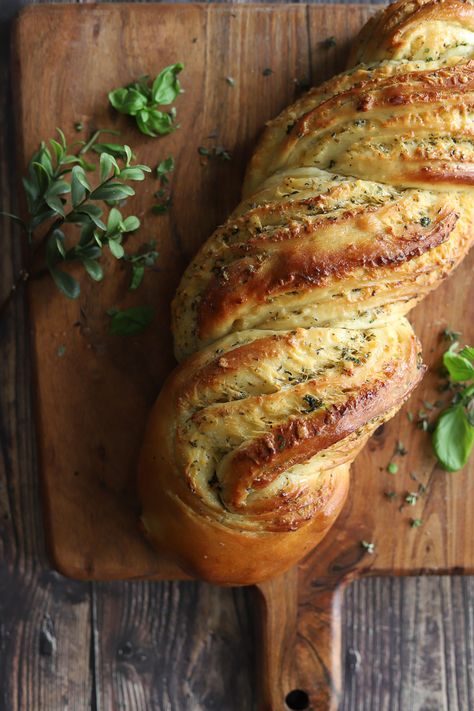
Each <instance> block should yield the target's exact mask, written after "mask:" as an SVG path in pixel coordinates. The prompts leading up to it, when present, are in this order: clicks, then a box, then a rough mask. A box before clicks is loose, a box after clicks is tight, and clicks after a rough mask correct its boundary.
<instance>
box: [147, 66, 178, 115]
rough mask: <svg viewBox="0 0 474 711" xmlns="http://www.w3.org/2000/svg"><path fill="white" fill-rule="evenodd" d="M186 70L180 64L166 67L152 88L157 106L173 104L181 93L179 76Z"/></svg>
mask: <svg viewBox="0 0 474 711" xmlns="http://www.w3.org/2000/svg"><path fill="white" fill-rule="evenodd" d="M183 69H184V64H181V62H178V63H177V64H171V65H170V66H169V67H165V68H164V69H163V70H162V71H161V72H160V73H159V74H158V76H157V77H156V79H155V81H154V82H153V86H152V88H151V95H152V99H153V101H154V102H155V104H159V105H163V104H171V103H172V102H173V101H174V100H175V99H176V97H177V96H178V95H179V94H180V92H181V86H180V83H179V80H178V74H179V73H180V72H181V71H182V70H183Z"/></svg>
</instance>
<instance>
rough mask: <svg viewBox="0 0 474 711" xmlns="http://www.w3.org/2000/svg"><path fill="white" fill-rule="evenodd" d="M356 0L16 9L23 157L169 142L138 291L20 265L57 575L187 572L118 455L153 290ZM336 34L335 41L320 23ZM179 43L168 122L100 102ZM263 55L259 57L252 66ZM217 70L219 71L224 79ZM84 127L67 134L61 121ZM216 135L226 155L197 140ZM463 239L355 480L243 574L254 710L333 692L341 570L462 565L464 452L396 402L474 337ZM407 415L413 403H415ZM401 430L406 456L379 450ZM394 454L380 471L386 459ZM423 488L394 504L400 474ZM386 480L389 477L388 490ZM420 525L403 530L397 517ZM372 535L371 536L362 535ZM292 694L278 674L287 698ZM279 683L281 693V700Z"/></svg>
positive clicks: (140, 401)
mask: <svg viewBox="0 0 474 711" xmlns="http://www.w3.org/2000/svg"><path fill="white" fill-rule="evenodd" d="M373 11H374V8H373V7H369V6H353V5H351V6H350V7H348V6H344V5H340V6H334V5H331V6H321V5H313V6H304V5H293V6H286V5H274V6H266V5H254V6H245V5H237V6H232V5H127V4H120V5H109V4H104V5H100V6H91V5H74V6H73V5H69V6H58V5H56V6H53V5H51V6H44V5H43V6H37V7H30V8H28V9H27V10H26V11H25V12H23V13H22V15H21V16H20V18H19V20H18V22H17V26H16V36H15V45H14V61H15V64H14V67H15V86H16V93H17V97H16V99H17V111H18V143H19V146H20V150H21V155H22V161H23V163H24V157H25V156H26V157H29V156H30V155H31V154H32V153H33V151H34V150H35V149H36V147H37V145H38V143H39V141H40V140H41V139H42V138H45V137H48V136H53V135H54V130H55V127H56V126H60V127H61V128H62V129H63V130H64V131H65V133H66V135H67V136H68V138H69V139H70V140H74V139H75V138H77V137H79V138H80V137H83V135H87V136H88V135H89V134H90V133H91V132H92V130H94V129H96V128H99V127H111V128H119V129H120V130H121V131H122V140H123V141H124V142H127V143H129V144H130V145H131V146H132V147H133V150H134V151H135V153H136V154H137V157H138V159H139V160H140V161H141V162H145V163H148V164H150V165H153V166H155V165H156V164H157V163H158V162H159V161H161V160H162V159H164V158H166V157H167V156H169V155H173V156H174V157H175V161H176V170H175V173H174V175H173V186H172V187H173V207H172V209H171V211H170V212H169V214H168V215H165V216H156V215H154V214H152V213H151V211H150V207H151V205H152V202H153V198H152V194H153V192H155V191H156V190H157V189H158V187H159V186H158V184H157V181H156V180H149V181H148V182H147V183H146V184H145V185H143V186H139V187H138V190H137V193H138V194H137V197H136V199H134V201H133V203H130V212H132V211H133V212H134V213H135V214H138V215H139V216H140V218H141V220H142V224H143V227H142V229H141V230H140V233H139V235H137V236H134V237H132V238H131V240H130V241H132V240H133V243H135V245H136V246H137V247H138V246H139V244H142V243H144V242H148V241H150V239H156V240H157V245H158V246H157V249H158V251H159V255H160V256H159V260H158V264H157V269H156V271H154V272H149V273H147V274H146V276H145V279H144V283H143V285H142V286H141V288H140V289H139V291H137V292H129V291H127V283H128V278H129V276H128V274H127V272H126V270H125V269H123V267H122V266H121V265H117V263H115V264H112V262H111V261H109V262H108V263H107V271H108V275H107V278H106V279H105V281H104V282H103V283H101V284H95V283H92V282H90V281H87V280H86V279H83V281H82V294H81V297H80V298H79V300H78V301H68V300H67V299H65V298H64V297H62V296H61V295H59V294H58V293H57V292H56V290H55V288H54V287H53V286H52V284H51V282H50V281H49V280H48V279H44V280H42V281H36V282H34V283H31V285H30V287H29V296H30V319H31V330H32V344H33V345H32V347H33V351H34V360H35V364H36V386H37V388H36V396H37V413H38V443H39V448H40V453H41V468H42V477H43V483H44V504H45V508H46V525H47V528H48V533H49V542H50V550H51V556H52V558H53V560H54V564H55V566H56V567H57V568H58V569H59V570H60V571H61V572H62V573H64V574H65V575H68V576H72V577H76V578H83V579H84V578H86V579H101V580H106V579H113V578H130V579H131V578H135V579H136V578H153V579H165V578H183V577H185V576H183V574H182V573H180V571H178V570H176V569H175V568H174V567H173V566H170V565H169V564H167V563H166V562H165V561H162V560H160V559H158V557H157V556H156V555H155V553H154V552H153V551H152V550H151V549H150V548H149V547H148V545H147V543H146V542H145V541H144V539H143V538H142V537H141V535H140V533H139V530H138V528H137V515H138V505H137V501H136V497H135V493H134V470H135V461H136V456H137V451H138V448H139V444H140V440H141V436H142V432H143V427H144V423H145V419H146V416H147V413H148V410H149V408H150V406H151V404H152V402H153V400H154V398H155V396H156V395H157V393H158V391H159V389H160V386H161V384H162V382H163V379H164V377H165V376H166V374H167V373H168V372H169V370H170V369H171V368H172V367H173V357H172V349H171V336H170V331H169V304H170V300H171V298H172V295H173V292H174V290H175V288H176V285H177V283H178V280H179V278H180V275H181V273H182V271H183V269H184V267H185V265H186V264H187V263H188V262H189V260H190V259H191V257H192V256H193V254H194V253H195V251H196V250H197V248H198V246H199V245H200V244H201V243H202V241H203V240H204V239H205V238H206V237H207V236H208V235H209V234H210V233H211V232H212V230H213V229H214V228H215V226H216V225H218V224H219V223H220V222H221V221H223V220H224V219H225V217H226V216H227V214H228V213H229V212H230V210H231V209H232V208H233V207H234V206H235V204H236V203H237V201H238V199H239V191H240V186H241V182H242V176H243V172H244V168H245V164H246V162H247V160H248V158H249V156H250V153H251V151H252V148H253V146H254V145H255V141H256V138H257V136H258V134H259V132H260V131H261V129H262V127H263V125H264V123H265V121H266V120H268V119H269V118H271V117H272V116H274V115H275V114H277V113H278V112H279V111H280V110H281V109H282V108H283V107H284V106H285V105H286V104H288V103H289V102H291V101H292V100H294V99H295V97H296V96H297V95H298V94H299V92H300V91H301V87H302V86H306V85H308V84H317V83H319V82H320V81H321V80H323V79H325V78H327V77H328V76H330V75H332V74H333V73H334V72H335V71H338V70H340V69H341V68H342V67H343V65H344V58H345V54H346V48H347V43H348V41H349V39H350V38H351V37H353V35H354V34H355V32H356V31H357V30H358V29H359V28H360V26H361V25H362V24H363V22H364V21H365V20H366V19H367V18H368V17H369V15H370V14H371V13H372V12H373ZM329 37H334V38H335V42H334V41H329V42H328V41H325V40H327V38H329ZM181 60H182V61H184V62H185V64H186V68H185V71H184V72H183V74H182V84H183V86H184V88H185V94H184V95H182V96H181V97H180V98H179V99H178V101H177V102H176V106H177V109H178V116H179V123H180V129H179V130H178V131H176V133H175V134H173V135H171V136H169V137H166V138H163V139H156V140H150V139H147V138H145V137H144V136H142V135H141V134H140V133H138V132H137V131H136V130H135V129H134V128H133V126H132V124H131V123H130V122H129V121H128V120H127V118H126V117H123V116H119V115H117V114H116V113H114V112H113V111H111V110H110V109H109V107H108V102H107V92H108V91H109V90H110V89H112V88H115V87H118V86H123V85H124V84H126V83H127V82H130V81H132V80H134V79H136V78H137V77H139V76H140V75H142V74H144V73H148V74H150V75H155V74H156V73H157V72H158V71H159V70H160V69H161V68H163V67H164V66H165V65H167V64H170V63H172V62H176V61H181ZM268 70H271V71H268ZM226 77H232V78H233V79H234V85H231V83H229V81H227V80H226ZM77 121H80V122H82V123H83V124H84V126H85V131H84V134H80V135H79V134H76V133H75V131H74V128H73V126H74V123H75V122H77ZM215 145H221V146H224V147H225V148H226V149H227V150H228V151H229V152H230V153H231V155H232V160H231V161H229V162H226V161H219V160H205V159H203V158H202V157H201V156H200V155H199V154H198V151H197V148H198V146H206V147H209V148H210V147H212V146H215ZM473 267H474V254H472V255H471V256H470V257H469V258H468V259H466V260H465V262H464V264H463V265H462V266H461V267H460V268H459V269H458V271H457V272H456V274H455V275H454V276H453V277H452V278H451V280H450V281H449V282H447V283H446V284H444V285H443V286H442V287H441V288H440V289H438V291H437V292H436V293H434V294H433V295H432V296H431V297H430V298H428V299H427V300H426V301H424V302H423V304H421V305H420V306H419V307H418V308H417V309H416V311H415V312H414V313H413V314H412V320H413V323H414V325H415V327H416V330H417V332H418V335H419V336H420V338H421V341H422V343H423V345H424V354H425V360H426V362H427V363H428V364H429V365H430V366H432V368H431V369H430V371H429V373H428V375H427V377H426V378H425V380H424V383H423V384H422V386H421V387H420V388H419V389H418V391H417V392H416V393H415V394H414V396H413V397H412V398H411V400H410V402H409V403H408V405H407V406H406V407H405V408H404V409H403V411H402V412H401V413H400V414H399V415H398V417H396V418H395V419H394V420H392V421H391V422H390V423H388V424H386V425H385V426H384V427H383V428H382V431H378V432H377V433H376V434H375V436H374V437H373V438H372V439H371V441H370V442H369V444H368V446H367V447H366V448H365V450H364V451H363V452H362V454H361V455H360V456H359V458H358V459H357V462H356V464H355V466H354V467H353V473H352V477H353V482H352V490H351V495H350V497H349V500H348V502H347V505H346V507H345V509H344V511H343V513H342V515H341V517H340V518H339V520H338V522H337V524H336V526H335V527H334V529H333V530H332V532H331V533H330V534H329V536H328V537H327V538H326V539H325V540H324V541H323V543H322V544H321V545H319V547H318V548H317V549H316V550H315V551H314V553H313V554H311V555H310V556H309V557H308V558H307V559H306V560H305V561H304V562H303V563H302V564H301V565H300V566H299V567H298V569H295V570H292V571H290V572H289V573H288V574H287V575H286V576H283V577H282V578H280V579H278V580H275V581H272V582H271V583H267V584H265V585H262V586H259V588H258V590H257V592H256V595H257V602H258V606H257V608H256V610H257V619H258V622H259V625H260V628H261V642H262V649H261V660H262V665H263V667H262V669H261V671H260V674H259V678H260V680H261V700H262V702H261V708H263V709H267V710H270V709H271V710H272V711H277V710H280V709H284V708H294V709H318V710H319V709H326V708H335V707H336V706H337V696H338V689H339V685H340V679H339V676H340V675H339V665H340V661H339V657H340V646H339V642H340V640H339V637H340V629H339V622H338V615H339V603H340V597H341V590H342V587H341V586H342V584H343V583H344V582H347V581H348V580H349V579H352V578H354V577H355V576H360V575H375V574H377V575H379V574H397V575H399V574H413V573H420V572H425V573H431V572H432V573H434V572H436V573H440V572H446V573H452V572H456V573H460V572H467V573H472V572H473V571H474V565H473V563H474V537H473V528H474V524H473V516H472V510H473V506H474V477H473V476H472V474H473V473H474V472H473V469H474V460H473V461H472V462H471V465H470V466H469V467H466V469H465V470H464V471H463V472H461V473H458V474H446V473H444V472H442V471H441V470H439V469H438V468H437V467H436V463H435V460H434V459H433V456H432V454H431V450H430V445H429V439H428V436H427V434H426V433H425V432H423V431H422V430H420V429H419V428H417V427H416V426H415V424H414V423H411V422H409V420H408V418H407V412H408V411H410V412H412V413H417V412H418V410H419V409H420V408H424V409H426V406H425V405H423V401H430V402H432V401H433V400H436V399H438V398H439V393H437V392H436V387H437V384H438V379H437V375H436V364H437V363H438V361H439V358H440V354H441V353H442V351H443V349H444V348H445V347H446V344H445V343H443V342H442V340H441V338H440V333H441V331H442V330H443V328H445V327H446V326H449V327H451V328H453V329H455V330H459V331H462V332H463V340H464V342H470V343H472V342H473V341H474V322H473V318H472V316H473V308H472V297H471V295H470V289H469V287H470V283H471V273H472V269H473ZM141 304H153V305H154V306H155V307H156V317H155V320H154V322H153V325H152V327H151V328H150V329H149V330H148V331H147V332H146V333H145V334H143V335H141V336H139V337H133V338H124V337H117V336H112V335H110V334H109V332H108V321H109V317H108V316H107V315H106V310H107V309H109V308H110V307H113V306H118V307H120V308H125V307H128V306H131V305H141ZM416 419H417V417H416V414H415V420H416ZM397 441H401V442H402V443H403V445H404V447H405V448H406V450H407V453H406V455H404V456H401V455H400V454H397V455H395V456H394V448H395V445H396V443H397ZM392 459H393V461H395V462H396V463H397V464H398V467H399V470H398V473H397V474H396V475H392V474H389V473H388V472H387V470H386V467H387V464H388V463H389V462H390V461H391V460H392ZM420 483H421V484H423V485H424V486H426V489H427V490H426V493H425V494H423V495H422V496H420V497H419V500H418V502H417V504H416V506H414V507H412V506H409V505H405V506H404V507H402V510H399V509H400V505H401V504H402V503H403V498H404V496H405V495H406V493H407V492H412V491H415V492H416V491H418V487H419V484H420ZM385 491H395V492H396V494H397V498H396V499H392V500H389V499H388V498H387V497H385V496H384V492H385ZM413 518H420V519H422V521H423V524H422V526H421V527H419V528H413V527H412V526H411V525H410V521H411V519H413ZM362 540H366V541H369V542H373V543H374V544H375V551H374V553H373V554H372V555H370V554H368V553H367V552H366V551H365V550H364V548H363V547H362V546H361V541H362ZM289 692H293V693H292V694H290V696H287V695H288V693H289ZM285 697H286V698H287V702H286V705H285Z"/></svg>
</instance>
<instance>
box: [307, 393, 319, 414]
mask: <svg viewBox="0 0 474 711" xmlns="http://www.w3.org/2000/svg"><path fill="white" fill-rule="evenodd" d="M303 400H304V401H305V403H306V405H307V407H306V409H305V410H304V412H313V411H314V410H318V409H319V408H320V407H321V406H322V404H323V401H322V400H320V399H319V398H317V397H313V395H304V396H303Z"/></svg>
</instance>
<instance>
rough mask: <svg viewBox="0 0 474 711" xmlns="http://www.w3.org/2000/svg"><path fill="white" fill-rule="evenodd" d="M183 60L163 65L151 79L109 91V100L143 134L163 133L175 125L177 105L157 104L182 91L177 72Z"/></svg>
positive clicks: (145, 78) (173, 98)
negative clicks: (172, 106) (166, 65)
mask: <svg viewBox="0 0 474 711" xmlns="http://www.w3.org/2000/svg"><path fill="white" fill-rule="evenodd" d="M183 69H184V64H181V62H178V63H176V64H171V65H170V66H169V67H165V68H164V69H163V70H162V71H161V72H160V73H159V74H158V76H157V77H156V78H155V80H154V81H153V83H151V81H150V78H149V77H148V76H143V77H140V79H138V81H136V82H133V83H132V84H128V85H127V86H126V87H122V88H120V89H114V91H111V92H110V93H109V101H110V103H111V104H112V106H113V107H114V109H116V111H119V112H120V113H121V114H126V115H127V116H133V117H134V118H135V120H136V122H137V126H138V128H139V129H140V131H141V132H142V133H144V134H145V135H146V136H152V137H153V138H156V137H157V136H165V135H166V134H168V133H172V132H173V131H174V130H175V129H176V128H177V126H176V124H175V119H176V109H174V108H172V109H171V110H170V111H161V110H160V108H159V107H160V106H168V105H169V104H172V103H173V101H174V100H175V99H176V98H177V97H178V96H179V94H181V93H182V89H181V85H180V83H179V79H178V74H179V73H180V72H181V71H182V70H183Z"/></svg>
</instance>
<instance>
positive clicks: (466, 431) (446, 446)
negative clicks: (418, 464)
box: [432, 404, 474, 472]
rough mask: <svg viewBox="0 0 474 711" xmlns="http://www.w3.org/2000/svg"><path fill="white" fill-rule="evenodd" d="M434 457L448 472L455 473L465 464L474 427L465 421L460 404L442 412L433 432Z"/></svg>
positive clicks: (471, 443)
mask: <svg viewBox="0 0 474 711" xmlns="http://www.w3.org/2000/svg"><path fill="white" fill-rule="evenodd" d="M432 440H433V448H434V451H435V453H436V456H437V458H438V460H439V462H440V464H441V466H442V467H443V469H446V471H448V472H456V471H458V470H459V469H462V467H463V466H464V465H465V464H466V462H467V460H468V458H469V455H470V453H471V449H472V446H473V444H474V427H472V426H471V425H470V424H469V422H468V419H467V415H466V412H465V410H464V407H463V405H462V404H458V405H454V407H450V408H449V410H446V411H445V412H443V413H442V414H441V415H440V417H439V419H438V422H437V423H436V428H435V430H434V432H433V438H432Z"/></svg>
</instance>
